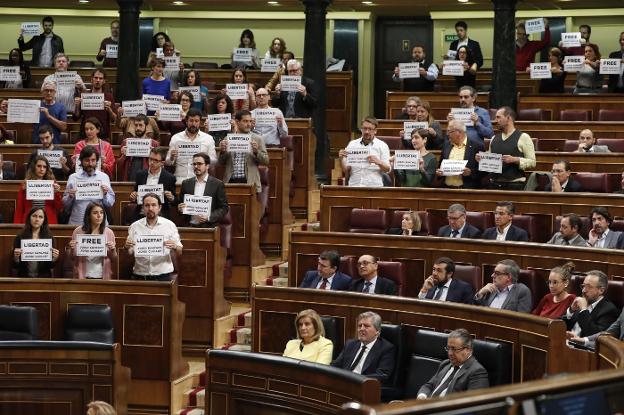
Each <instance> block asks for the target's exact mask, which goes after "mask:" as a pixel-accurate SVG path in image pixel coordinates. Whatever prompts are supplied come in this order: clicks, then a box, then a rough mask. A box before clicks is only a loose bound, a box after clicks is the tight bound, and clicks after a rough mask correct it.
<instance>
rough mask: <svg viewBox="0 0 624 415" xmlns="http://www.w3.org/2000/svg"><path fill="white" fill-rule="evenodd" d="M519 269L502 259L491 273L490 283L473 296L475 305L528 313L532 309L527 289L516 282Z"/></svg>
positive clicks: (516, 265) (513, 263) (511, 262)
mask: <svg viewBox="0 0 624 415" xmlns="http://www.w3.org/2000/svg"><path fill="white" fill-rule="evenodd" d="M519 276H520V268H519V267H518V264H516V262H515V261H513V260H511V259H503V260H502V261H499V262H498V263H497V264H496V267H495V268H494V272H492V282H490V283H488V284H486V285H485V286H484V287H483V288H481V289H480V290H479V291H478V292H477V294H476V295H475V297H474V299H475V304H477V305H483V306H486V307H491V308H498V309H501V310H510V311H518V312H521V313H530V312H531V310H532V309H533V308H532V299H531V291H530V290H529V287H527V286H526V285H524V284H522V283H521V282H518V278H519Z"/></svg>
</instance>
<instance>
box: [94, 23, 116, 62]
mask: <svg viewBox="0 0 624 415" xmlns="http://www.w3.org/2000/svg"><path fill="white" fill-rule="evenodd" d="M110 32H111V35H110V37H107V38H104V39H102V42H100V49H99V50H100V51H99V52H98V54H97V56H96V57H95V59H97V60H98V62H102V61H104V62H103V63H102V66H103V67H104V68H116V67H117V46H118V43H119V20H117V19H115V20H113V21H112V22H111V24H110ZM111 46H113V47H111Z"/></svg>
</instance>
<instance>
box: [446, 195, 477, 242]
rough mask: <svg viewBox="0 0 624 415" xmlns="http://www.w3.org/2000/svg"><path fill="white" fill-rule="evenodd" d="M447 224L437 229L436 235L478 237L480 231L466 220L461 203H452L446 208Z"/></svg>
mask: <svg viewBox="0 0 624 415" xmlns="http://www.w3.org/2000/svg"><path fill="white" fill-rule="evenodd" d="M446 219H448V223H449V224H448V225H445V226H442V227H441V228H440V229H439V230H438V236H443V237H447V238H469V239H478V238H479V237H481V231H480V230H479V229H478V228H476V227H474V226H472V225H471V224H469V223H467V222H466V208H465V207H464V205H462V204H461V203H454V204H452V205H451V206H449V207H448V209H447V210H446Z"/></svg>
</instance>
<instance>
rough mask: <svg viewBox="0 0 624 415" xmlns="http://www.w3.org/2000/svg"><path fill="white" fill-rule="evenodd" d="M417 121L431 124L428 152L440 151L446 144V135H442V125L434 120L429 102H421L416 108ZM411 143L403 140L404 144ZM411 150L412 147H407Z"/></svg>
mask: <svg viewBox="0 0 624 415" xmlns="http://www.w3.org/2000/svg"><path fill="white" fill-rule="evenodd" d="M416 121H419V122H426V123H428V124H429V128H427V130H428V131H429V139H428V140H427V150H440V149H441V148H442V144H444V135H442V127H441V126H440V123H439V122H437V121H436V120H435V119H434V118H433V114H432V113H431V104H429V101H420V103H419V104H418V105H417V106H416ZM408 143H409V141H407V140H403V144H408ZM406 148H411V146H406Z"/></svg>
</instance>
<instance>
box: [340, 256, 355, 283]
mask: <svg viewBox="0 0 624 415" xmlns="http://www.w3.org/2000/svg"><path fill="white" fill-rule="evenodd" d="M339 271H340V272H342V273H343V274H347V275H348V276H350V277H351V278H358V275H359V274H358V270H357V257H354V256H352V255H348V256H341V257H340V268H339Z"/></svg>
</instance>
